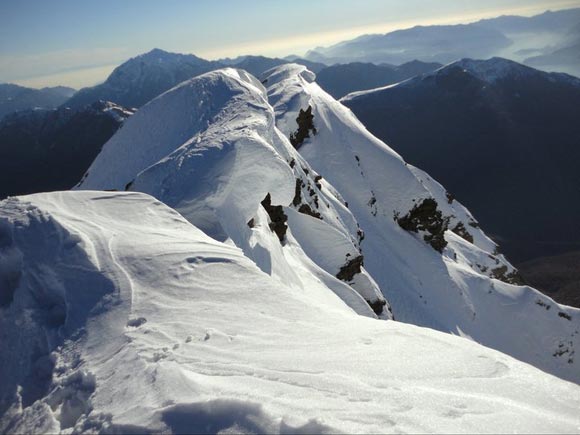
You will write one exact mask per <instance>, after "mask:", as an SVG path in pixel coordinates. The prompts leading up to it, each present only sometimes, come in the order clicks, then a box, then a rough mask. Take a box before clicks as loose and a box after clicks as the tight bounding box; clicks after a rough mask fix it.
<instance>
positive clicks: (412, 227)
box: [396, 198, 449, 252]
mask: <svg viewBox="0 0 580 435" xmlns="http://www.w3.org/2000/svg"><path fill="white" fill-rule="evenodd" d="M396 220H397V223H398V224H399V226H400V227H401V228H403V229H404V230H405V231H410V232H414V233H418V232H419V231H425V232H426V233H427V234H425V235H424V236H423V239H424V240H425V241H426V242H427V243H429V244H430V245H431V246H432V247H433V249H435V250H436V251H438V252H443V249H445V247H446V246H447V241H446V240H445V231H446V230H447V226H448V223H449V220H448V219H447V218H444V217H443V215H442V213H441V211H440V210H438V209H437V201H435V200H434V199H433V198H427V199H424V200H423V201H422V202H421V203H420V204H415V206H414V207H413V208H412V209H411V211H410V212H409V213H407V214H406V215H405V216H403V217H396Z"/></svg>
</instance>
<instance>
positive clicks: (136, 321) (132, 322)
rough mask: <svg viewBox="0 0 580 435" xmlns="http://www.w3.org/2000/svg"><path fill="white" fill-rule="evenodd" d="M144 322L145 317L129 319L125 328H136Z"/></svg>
mask: <svg viewBox="0 0 580 435" xmlns="http://www.w3.org/2000/svg"><path fill="white" fill-rule="evenodd" d="M146 322H147V319H146V318H145V317H139V318H137V319H129V321H128V322H127V326H129V327H131V328H138V327H139V326H141V325H143V324H144V323H146Z"/></svg>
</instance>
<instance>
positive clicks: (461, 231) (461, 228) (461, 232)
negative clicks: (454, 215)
mask: <svg viewBox="0 0 580 435" xmlns="http://www.w3.org/2000/svg"><path fill="white" fill-rule="evenodd" d="M451 231H453V232H454V233H455V234H457V235H458V236H459V237H462V238H463V239H465V240H467V241H468V242H469V243H473V236H472V235H471V234H469V232H468V231H467V229H466V228H465V225H463V222H459V223H458V224H457V225H455V226H454V227H453V228H452V229H451Z"/></svg>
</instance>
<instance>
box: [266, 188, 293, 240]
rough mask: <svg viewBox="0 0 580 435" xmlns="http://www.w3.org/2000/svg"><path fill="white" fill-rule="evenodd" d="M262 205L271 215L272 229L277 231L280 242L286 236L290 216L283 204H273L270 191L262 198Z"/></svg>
mask: <svg viewBox="0 0 580 435" xmlns="http://www.w3.org/2000/svg"><path fill="white" fill-rule="evenodd" d="M262 207H264V209H265V210H266V212H267V213H268V216H270V229H271V230H272V231H274V232H275V233H276V235H277V236H278V239H280V242H283V241H284V239H285V238H286V231H287V230H288V225H287V224H286V222H287V221H288V216H286V215H285V214H284V208H283V207H282V206H281V205H272V197H271V196H270V194H269V193H268V194H267V195H266V197H265V198H264V199H263V200H262Z"/></svg>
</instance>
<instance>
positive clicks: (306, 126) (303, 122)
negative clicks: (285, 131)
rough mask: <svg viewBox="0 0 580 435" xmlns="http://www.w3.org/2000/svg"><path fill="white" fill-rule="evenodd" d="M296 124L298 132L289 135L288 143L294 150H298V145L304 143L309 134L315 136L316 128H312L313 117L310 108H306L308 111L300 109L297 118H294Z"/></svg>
mask: <svg viewBox="0 0 580 435" xmlns="http://www.w3.org/2000/svg"><path fill="white" fill-rule="evenodd" d="M296 123H297V124H298V130H296V132H295V133H291V134H290V143H291V144H292V146H293V147H294V148H296V149H298V148H300V145H302V144H303V143H304V140H306V139H308V138H309V137H310V132H312V134H316V127H314V115H313V114H312V106H308V109H306V110H303V109H300V113H298V117H297V118H296Z"/></svg>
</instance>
